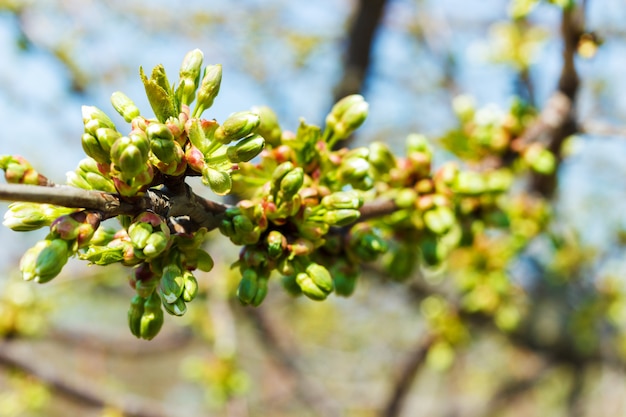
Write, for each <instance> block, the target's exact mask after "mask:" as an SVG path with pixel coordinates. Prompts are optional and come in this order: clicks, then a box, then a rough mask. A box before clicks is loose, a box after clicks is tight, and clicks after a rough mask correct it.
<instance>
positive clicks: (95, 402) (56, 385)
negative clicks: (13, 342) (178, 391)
mask: <svg viewBox="0 0 626 417" xmlns="http://www.w3.org/2000/svg"><path fill="white" fill-rule="evenodd" d="M8 347H9V346H8V343H6V342H5V343H1V344H0V366H2V367H4V368H7V369H11V370H17V371H20V372H23V373H25V374H28V375H30V376H32V377H34V378H36V379H37V380H39V381H41V382H43V383H44V384H46V385H48V386H49V387H50V388H51V389H52V390H54V391H55V392H56V393H58V394H60V395H63V396H64V397H66V398H67V399H69V400H72V401H74V402H76V403H78V404H82V405H84V406H87V407H97V408H103V407H107V406H112V407H115V408H116V409H119V410H120V411H122V413H123V414H124V415H125V416H127V417H166V416H169V415H173V414H171V412H173V410H169V412H168V411H166V410H164V407H163V406H162V405H158V404H156V405H155V404H153V402H152V401H150V400H147V399H143V398H137V397H133V396H129V395H123V396H120V395H119V394H117V395H112V394H105V393H104V392H103V390H102V389H101V388H100V387H97V386H94V385H92V384H90V383H85V382H84V381H83V382H81V383H77V382H71V381H69V380H68V379H67V378H61V377H59V375H58V372H57V371H55V370H53V369H49V368H45V367H43V366H36V365H34V364H33V361H32V360H31V359H30V358H21V357H19V355H16V354H14V353H11V352H10V349H9V348H8Z"/></svg>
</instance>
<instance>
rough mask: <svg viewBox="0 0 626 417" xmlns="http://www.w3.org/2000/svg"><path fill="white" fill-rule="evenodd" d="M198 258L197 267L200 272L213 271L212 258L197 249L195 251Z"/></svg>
mask: <svg viewBox="0 0 626 417" xmlns="http://www.w3.org/2000/svg"><path fill="white" fill-rule="evenodd" d="M196 253H197V257H198V264H197V267H198V269H199V270H200V271H204V272H209V271H210V270H212V269H213V265H214V262H213V258H211V255H209V254H208V253H207V252H206V251H205V250H202V249H198V250H197V251H196Z"/></svg>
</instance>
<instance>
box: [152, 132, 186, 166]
mask: <svg viewBox="0 0 626 417" xmlns="http://www.w3.org/2000/svg"><path fill="white" fill-rule="evenodd" d="M146 134H147V135H148V140H149V141H150V150H151V151H152V153H153V154H154V155H155V156H156V157H157V158H158V159H159V160H160V161H161V162H164V163H166V164H169V163H171V162H179V161H180V160H181V155H182V149H180V151H179V152H177V149H176V147H178V148H180V145H179V144H178V143H177V142H176V141H174V135H173V134H172V132H171V130H170V129H168V127H167V126H166V125H165V124H163V123H150V125H148V127H147V128H146Z"/></svg>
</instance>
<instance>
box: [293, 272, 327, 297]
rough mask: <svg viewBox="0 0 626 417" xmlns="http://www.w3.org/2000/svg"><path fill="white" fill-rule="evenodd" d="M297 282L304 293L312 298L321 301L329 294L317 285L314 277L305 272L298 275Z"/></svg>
mask: <svg viewBox="0 0 626 417" xmlns="http://www.w3.org/2000/svg"><path fill="white" fill-rule="evenodd" d="M296 284H298V286H299V287H300V290H302V293H303V294H304V295H306V296H307V297H309V298H310V299H312V300H316V301H321V300H325V299H326V297H327V296H328V293H327V292H325V291H324V290H322V289H321V288H320V287H318V286H317V285H315V282H313V279H312V278H311V277H310V276H309V275H308V274H307V273H305V272H301V273H299V274H298V275H296Z"/></svg>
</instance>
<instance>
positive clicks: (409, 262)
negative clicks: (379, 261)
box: [383, 245, 418, 281]
mask: <svg viewBox="0 0 626 417" xmlns="http://www.w3.org/2000/svg"><path fill="white" fill-rule="evenodd" d="M417 260H418V256H417V251H416V248H415V247H413V246H411V247H409V246H408V245H400V246H396V247H393V248H392V249H391V250H389V251H388V252H387V253H386V254H385V256H384V257H383V265H384V266H385V269H386V270H387V273H388V274H389V275H390V276H391V278H393V279H395V280H398V281H400V280H404V279H406V278H408V277H410V276H411V274H412V273H413V271H414V270H415V267H416V266H417Z"/></svg>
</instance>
